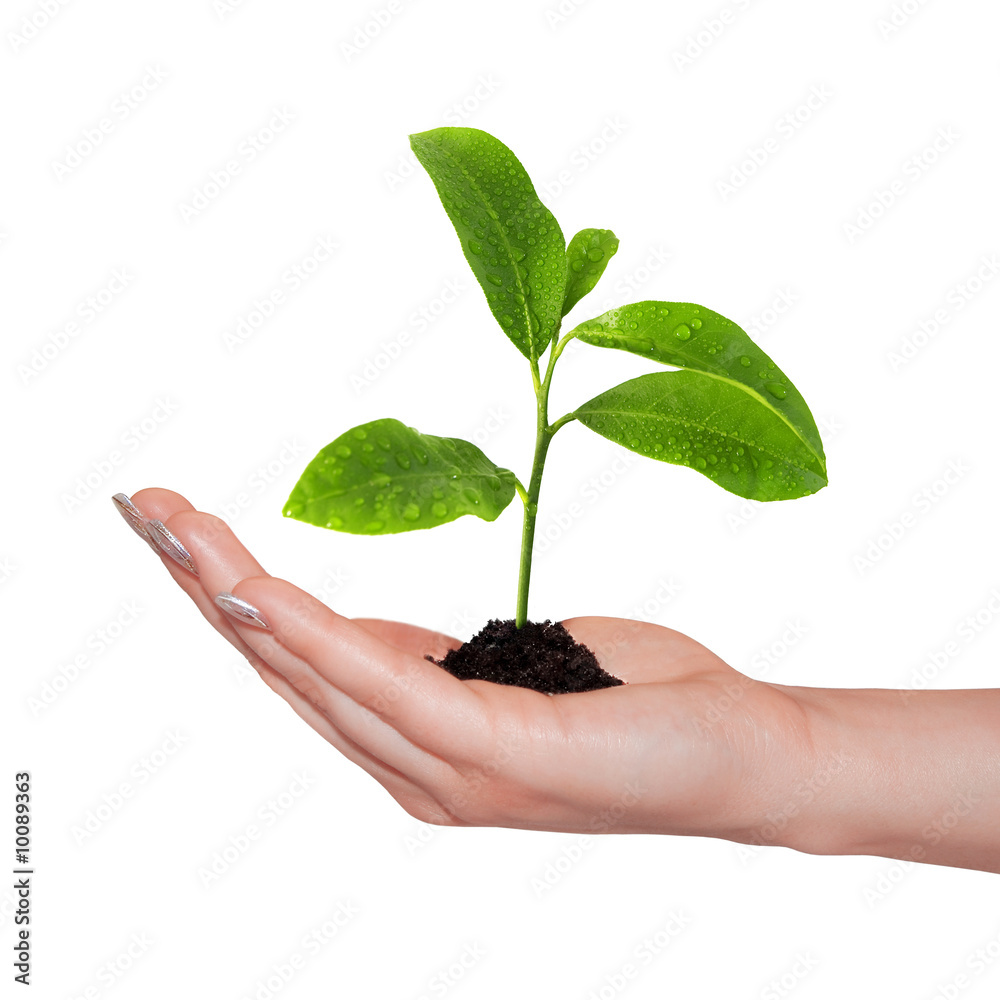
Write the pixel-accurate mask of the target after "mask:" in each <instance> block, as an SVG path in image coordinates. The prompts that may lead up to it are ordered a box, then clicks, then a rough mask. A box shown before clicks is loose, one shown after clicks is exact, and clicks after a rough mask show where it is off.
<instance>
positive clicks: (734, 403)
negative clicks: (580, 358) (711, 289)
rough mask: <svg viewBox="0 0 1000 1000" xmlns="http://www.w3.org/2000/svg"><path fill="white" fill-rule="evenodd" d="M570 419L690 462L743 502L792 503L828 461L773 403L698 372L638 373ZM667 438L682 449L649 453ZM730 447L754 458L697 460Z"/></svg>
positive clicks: (633, 446) (632, 445)
mask: <svg viewBox="0 0 1000 1000" xmlns="http://www.w3.org/2000/svg"><path fill="white" fill-rule="evenodd" d="M706 322H707V320H706ZM573 416H575V417H576V419H577V420H579V421H580V423H582V424H583V425H584V426H585V427H589V428H590V429H591V430H592V431H595V432H596V433H598V434H600V435H601V436H602V437H606V438H608V439H609V440H611V441H615V442H616V443H617V444H620V445H623V446H624V447H626V448H628V449H630V450H631V451H635V452H638V453H639V454H640V455H647V456H649V457H650V458H655V459H658V460H660V461H663V462H670V463H672V464H675V465H689V466H690V467H691V468H694V469H695V470H696V471H698V472H700V473H701V474H702V475H703V476H707V477H708V478H709V479H711V480H712V481H713V482H714V483H717V484H718V485H719V486H721V487H722V488H723V489H726V490H728V491H729V492H730V493H735V494H736V495H737V496H741V497H745V498H747V499H748V500H793V499H795V498H796V497H802V496H808V495H809V494H810V493H815V492H816V491H817V490H820V489H822V488H823V487H824V486H826V481H827V480H826V463H825V462H824V461H822V460H821V459H820V458H818V457H817V456H816V454H815V452H814V451H813V450H812V448H811V447H810V446H809V444H808V443H807V442H806V441H804V440H803V439H802V437H801V435H800V434H799V433H798V432H797V431H796V430H795V428H793V427H792V426H791V425H790V424H789V423H788V421H787V420H785V419H784V416H783V414H782V413H780V412H779V411H778V409H777V407H776V406H775V405H774V402H773V400H770V399H769V398H768V399H765V398H764V397H762V396H755V395H751V394H750V393H747V392H746V391H745V390H744V388H743V387H742V386H740V385H737V384H734V383H733V382H729V381H727V380H725V379H721V378H712V377H709V376H706V375H705V374H704V373H702V372H697V371H677V372H655V373H653V374H652V375H641V376H639V378H634V379H631V380H630V381H628V382H623V383H622V384H621V385H617V386H615V387H614V388H613V389H609V390H608V391H607V392H604V393H601V395H599V396H595V397H594V398H593V399H591V400H589V401H588V402H586V403H584V404H583V406H581V407H579V409H577V410H576V411H574V413H573ZM671 437H675V438H678V439H680V440H681V441H682V442H683V446H684V452H679V451H673V452H657V451H656V450H655V449H653V448H651V445H652V444H653V442H655V441H659V440H668V441H669V440H670V438H671ZM734 444H738V446H739V448H740V449H742V450H744V451H745V452H746V454H747V456H748V457H749V458H750V460H751V461H749V462H747V461H746V460H745V459H744V461H743V463H741V464H739V465H737V464H736V463H731V464H728V465H727V464H725V463H722V462H711V461H709V460H708V458H707V457H703V455H702V452H703V451H704V453H705V455H709V454H712V453H719V452H725V451H726V450H727V448H732V446H733V445H734ZM754 463H756V464H754ZM765 463H769V464H765Z"/></svg>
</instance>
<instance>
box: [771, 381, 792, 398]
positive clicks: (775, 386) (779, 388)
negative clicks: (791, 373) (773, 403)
mask: <svg viewBox="0 0 1000 1000" xmlns="http://www.w3.org/2000/svg"><path fill="white" fill-rule="evenodd" d="M767 391H768V392H769V393H770V394H771V395H772V396H774V398H775V399H784V398H785V396H787V395H788V390H787V389H786V388H785V387H784V386H783V385H782V384H781V383H780V382H768V383H767Z"/></svg>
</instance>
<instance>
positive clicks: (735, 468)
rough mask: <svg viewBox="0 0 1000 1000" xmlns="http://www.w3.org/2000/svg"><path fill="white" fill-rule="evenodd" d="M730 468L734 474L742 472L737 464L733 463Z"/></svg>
mask: <svg viewBox="0 0 1000 1000" xmlns="http://www.w3.org/2000/svg"><path fill="white" fill-rule="evenodd" d="M729 468H730V469H732V470H733V472H739V471H740V467H739V466H738V465H737V464H736V463H735V462H733V464H732V465H731V466H729Z"/></svg>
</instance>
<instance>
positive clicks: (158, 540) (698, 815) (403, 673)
mask: <svg viewBox="0 0 1000 1000" xmlns="http://www.w3.org/2000/svg"><path fill="white" fill-rule="evenodd" d="M116 502H117V503H118V506H119V509H120V510H121V512H122V513H123V514H124V516H125V517H126V520H128V521H129V523H131V524H132V526H133V527H134V528H135V529H136V531H137V532H138V533H139V534H141V535H142V536H143V537H144V538H146V539H147V541H149V543H150V545H151V546H152V548H153V549H154V551H156V552H157V553H158V554H160V555H161V556H164V557H165V558H164V560H163V561H164V562H165V564H166V565H167V568H168V569H169V571H170V573H171V574H172V575H173V577H174V579H175V580H176V581H177V583H178V584H179V585H180V586H181V587H182V588H183V589H184V590H185V591H186V592H187V594H188V595H189V596H190V597H191V599H192V600H193V601H194V602H195V604H196V605H197V606H198V608H199V610H200V611H201V613H202V614H203V615H204V616H205V617H206V618H207V619H208V620H209V622H211V624H212V625H213V626H214V627H215V628H216V629H217V630H218V631H219V632H221V633H222V635H224V636H225V637H226V639H228V640H229V642H231V643H232V644H233V645H234V646H235V647H236V648H237V649H239V650H240V652H241V653H243V654H244V655H245V656H246V657H247V659H248V660H249V661H250V663H251V664H252V665H253V666H254V667H255V668H256V670H257V671H258V673H259V674H260V676H261V677H262V678H263V679H264V682H265V683H266V684H267V685H268V686H269V687H270V688H272V689H273V690H274V691H276V692H277V693H278V694H279V695H281V697H282V698H284V699H285V701H287V702H288V703H289V705H291V707H292V708H293V709H294V710H295V711H296V712H297V713H298V714H299V715H300V716H301V717H302V718H303V719H304V720H305V721H306V722H307V723H308V724H309V725H310V726H312V727H313V728H314V729H315V730H316V731H317V732H318V733H320V734H321V735H322V736H323V737H324V738H325V739H326V740H328V741H329V742H330V743H331V744H333V746H335V747H336V748H337V749H338V750H339V751H340V752H341V753H343V754H344V755H345V756H346V757H348V758H349V759H351V760H352V761H354V762H355V763H356V764H358V765H359V766H361V767H363V768H364V769H365V770H366V771H368V773H369V774H371V775H372V776H373V777H374V778H375V779H376V780H377V781H378V782H380V783H381V784H382V785H383V786H384V787H385V788H386V790H387V791H388V792H389V794H390V795H392V797H393V798H394V799H396V801H397V802H398V803H399V804H400V805H401V806H402V807H403V808H404V809H405V810H406V811H407V812H408V813H410V814H411V815H413V816H415V817H417V818H418V819H421V820H424V821H425V822H428V823H436V824H443V825H456V826H507V827H520V828H524V829H532V830H557V831H567V832H584V833H599V832H615V833H671V834H694V835H700V836H708V837H721V838H725V839H729V840H734V841H737V842H742V843H750V844H778V845H783V846H790V847H795V848H797V849H799V850H803V851H808V852H812V853H822V854H850V853H854V854H884V855H887V856H890V857H905V858H908V859H910V860H915V861H927V862H932V863H937V864H951V865H958V866H963V867H970V868H982V869H984V870H988V871H998V870H1000V838H998V836H997V834H996V830H997V829H998V828H1000V692H998V691H922V692H914V691H883V690H860V691H851V690H838V689H819V688H802V687H784V686H780V685H774V684H767V683H763V682H760V681H755V680H753V679H751V678H749V677H747V676H745V675H743V674H741V673H739V672H738V671H736V670H734V669H733V668H732V667H730V666H728V665H727V664H726V663H724V662H723V661H722V660H720V659H719V658H718V657H717V656H715V655H714V654H713V653H712V652H710V651H709V650H708V649H706V648H705V647H704V646H701V645H700V644H699V643H697V642H695V641H694V640H693V639H690V638H688V637H687V636H685V635H682V634H681V633H679V632H675V631H673V630H672V629H669V628H664V627H662V626H659V625H654V624H649V623H644V622H635V621H629V620H626V619H621V618H572V619H569V620H568V621H565V622H563V624H564V625H565V627H566V628H567V630H568V631H569V632H570V633H571V634H572V635H573V637H574V638H575V639H577V640H579V641H580V642H583V643H584V644H586V645H587V646H589V647H590V648H591V649H592V650H593V651H594V652H595V653H596V655H597V657H598V660H599V661H600V662H601V665H602V666H603V667H604V668H605V669H606V670H607V671H608V672H610V673H611V674H613V675H615V676H616V677H619V678H621V679H622V680H624V681H625V682H626V683H625V685H623V686H621V687H613V688H606V689H603V690H599V691H589V692H584V693H578V694H559V695H555V696H549V695H545V694H540V693H538V692H537V691H532V690H528V689H526V688H519V687H512V686H506V685H499V684H492V683H490V682H487V681H478V680H477V681H460V680H458V679H456V678H455V677H453V676H452V675H451V674H449V673H447V672H446V671H445V670H443V669H442V668H441V667H438V666H436V665H435V664H432V663H429V662H428V661H427V660H426V659H425V658H424V657H425V656H426V655H427V654H430V655H431V656H433V657H434V658H436V659H440V658H441V657H442V656H443V655H444V654H445V653H446V652H447V650H449V649H451V648H453V647H456V646H458V645H460V641H459V640H458V639H455V638H452V637H451V636H447V635H442V634H441V633H439V632H433V631H430V630H428V629H424V628H420V627H419V626H416V625H407V624H403V623H401V622H390V621H382V620H380V619H373V618H356V619H349V618H345V617H343V616H341V615H339V614H337V613H336V612H335V611H332V610H331V609H330V608H328V607H326V606H325V605H323V604H322V603H321V602H319V601H318V600H316V599H315V598H314V597H312V596H310V595H309V594H307V593H305V592H304V591H302V590H299V589H298V588H297V587H295V586H293V585H292V584H291V583H288V582H286V581H284V580H279V579H276V578H275V577H272V576H269V575H268V574H267V572H266V571H265V570H264V569H263V567H262V566H261V565H260V564H259V563H258V562H257V561H256V560H255V559H254V558H253V556H252V555H250V553H249V552H248V551H247V550H246V549H245V548H244V547H243V545H242V544H241V543H240V542H239V540H238V539H237V538H236V537H235V535H233V533H232V531H231V530H230V529H229V527H228V525H226V524H225V522H223V521H222V520H220V519H219V518H217V517H214V516H213V515H211V514H206V513H200V512H199V511H196V510H194V509H193V508H192V506H191V505H190V504H189V503H188V502H187V501H186V500H185V499H184V498H183V497H181V496H179V495H177V494H176V493H171V492H169V491H167V490H161V489H149V490H143V491H142V492H141V493H138V494H136V496H135V497H134V498H133V501H132V502H131V503H130V502H129V501H128V498H124V499H123V500H120V499H118V498H116ZM220 595H221V597H220ZM217 599H219V600H217ZM223 609H225V610H223Z"/></svg>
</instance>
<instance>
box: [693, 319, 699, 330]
mask: <svg viewBox="0 0 1000 1000" xmlns="http://www.w3.org/2000/svg"><path fill="white" fill-rule="evenodd" d="M691 326H692V327H693V328H694V329H695V330H700V329H701V320H700V319H693V320H691Z"/></svg>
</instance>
